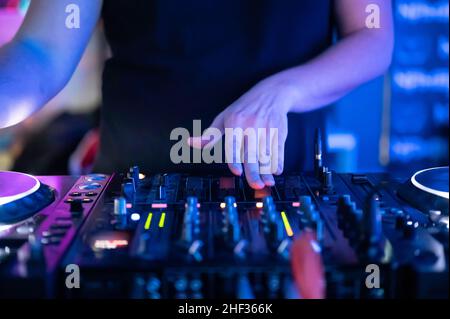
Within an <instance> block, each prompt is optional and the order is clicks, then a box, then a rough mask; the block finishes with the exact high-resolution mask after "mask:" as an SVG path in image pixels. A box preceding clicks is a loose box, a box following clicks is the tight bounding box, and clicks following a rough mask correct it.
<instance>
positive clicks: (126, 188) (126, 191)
mask: <svg viewBox="0 0 450 319" xmlns="http://www.w3.org/2000/svg"><path fill="white" fill-rule="evenodd" d="M121 193H122V197H124V198H125V199H126V201H127V202H134V197H135V195H136V185H135V183H134V180H133V179H132V178H124V180H123V183H122V189H121Z"/></svg>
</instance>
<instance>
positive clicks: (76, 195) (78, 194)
mask: <svg viewBox="0 0 450 319" xmlns="http://www.w3.org/2000/svg"><path fill="white" fill-rule="evenodd" d="M81 195H83V193H80V192H72V193H70V194H69V196H71V197H80V196H81Z"/></svg>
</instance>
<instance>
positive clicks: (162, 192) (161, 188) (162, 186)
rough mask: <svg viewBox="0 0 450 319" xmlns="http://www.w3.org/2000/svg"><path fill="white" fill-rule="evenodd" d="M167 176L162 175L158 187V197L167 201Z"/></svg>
mask: <svg viewBox="0 0 450 319" xmlns="http://www.w3.org/2000/svg"><path fill="white" fill-rule="evenodd" d="M166 183H167V181H166V175H165V174H164V175H160V176H159V185H158V194H157V197H158V199H159V200H165V199H166V196H167V195H166V188H167V187H166Z"/></svg>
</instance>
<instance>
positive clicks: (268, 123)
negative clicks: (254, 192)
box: [188, 76, 296, 189]
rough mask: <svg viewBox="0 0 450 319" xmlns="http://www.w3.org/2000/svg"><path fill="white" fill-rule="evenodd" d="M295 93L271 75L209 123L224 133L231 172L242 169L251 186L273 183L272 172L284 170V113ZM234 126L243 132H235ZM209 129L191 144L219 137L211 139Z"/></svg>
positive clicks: (288, 108) (200, 146)
mask: <svg viewBox="0 0 450 319" xmlns="http://www.w3.org/2000/svg"><path fill="white" fill-rule="evenodd" d="M295 96H296V90H295V88H293V87H291V86H290V85H289V84H288V83H287V81H284V80H282V77H281V76H273V77H270V78H268V79H266V80H264V81H262V82H260V83H258V84H257V85H256V86H255V87H253V88H252V89H251V90H250V91H249V92H247V93H246V94H244V95H243V96H242V97H240V98H239V99H238V100H237V101H236V102H234V103H233V104H231V105H230V106H229V107H227V108H226V109H225V110H224V111H223V112H222V113H220V114H219V115H218V116H217V117H216V118H215V119H214V121H213V122H212V124H211V125H210V128H216V129H219V130H220V132H221V133H222V135H223V134H225V157H226V159H227V160H226V161H227V164H228V167H229V169H230V170H231V172H232V173H233V174H235V175H237V176H240V175H242V173H243V172H245V176H246V178H247V181H248V183H249V185H250V186H251V187H252V188H254V189H261V188H264V186H273V185H274V184H275V180H274V177H273V175H274V174H275V175H279V174H281V173H282V172H283V165H284V144H285V142H286V138H287V134H288V124H287V113H288V112H289V110H290V108H291V107H292V105H293V103H294V101H295ZM236 129H242V131H243V132H244V134H236ZM208 130H209V129H207V130H205V131H204V133H203V136H201V137H192V138H190V139H189V141H188V142H189V144H190V145H191V146H192V147H194V148H202V147H205V146H206V145H207V146H208V147H212V146H213V145H214V144H215V143H216V142H217V141H218V140H216V141H213V142H212V143H211V142H210V137H209V136H210V135H209V134H208ZM242 131H241V132H242ZM233 132H234V133H233ZM246 132H247V133H248V132H254V134H253V135H252V134H250V135H246V134H245V133H246ZM264 133H266V134H264ZM233 134H234V136H233ZM230 135H231V136H230ZM250 136H253V137H254V139H253V140H252V138H250Z"/></svg>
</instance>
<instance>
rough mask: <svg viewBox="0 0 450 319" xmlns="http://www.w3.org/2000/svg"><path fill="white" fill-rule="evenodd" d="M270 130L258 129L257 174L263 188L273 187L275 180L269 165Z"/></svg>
mask: <svg viewBox="0 0 450 319" xmlns="http://www.w3.org/2000/svg"><path fill="white" fill-rule="evenodd" d="M271 131H272V130H271V129H265V128H263V129H258V139H259V158H258V162H259V174H260V175H261V180H262V181H263V182H264V184H265V186H273V185H274V184H275V180H274V178H273V176H272V164H271V159H272V157H271V153H272V151H271V148H272V143H271V136H268V135H267V134H271Z"/></svg>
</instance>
